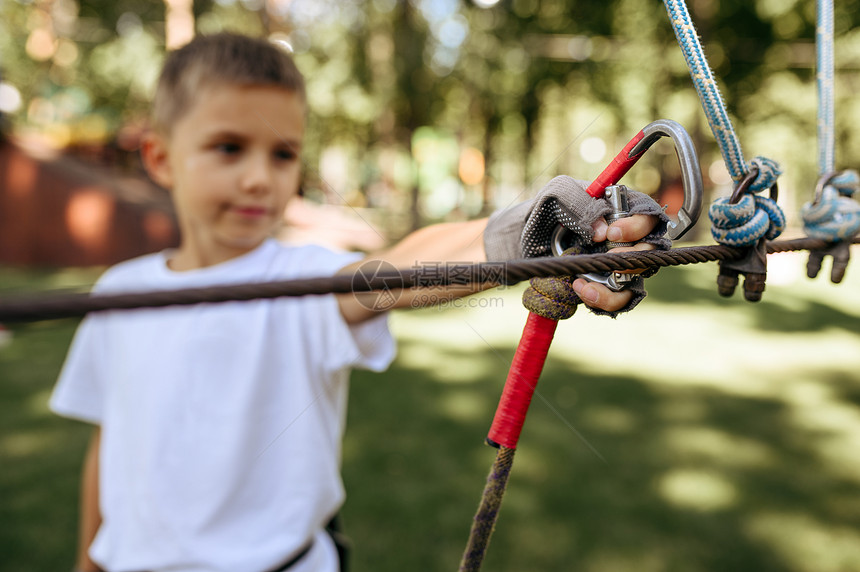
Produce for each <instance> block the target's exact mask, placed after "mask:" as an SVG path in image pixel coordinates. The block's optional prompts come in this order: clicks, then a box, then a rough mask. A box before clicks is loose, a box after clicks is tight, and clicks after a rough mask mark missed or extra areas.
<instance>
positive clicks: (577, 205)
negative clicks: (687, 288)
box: [484, 176, 672, 315]
mask: <svg viewBox="0 0 860 572" xmlns="http://www.w3.org/2000/svg"><path fill="white" fill-rule="evenodd" d="M587 187H588V183H587V182H586V181H578V180H576V179H572V178H570V177H565V176H561V177H556V178H554V179H553V180H552V181H550V182H549V183H548V184H547V185H546V186H545V187H544V188H543V189H542V190H541V191H540V192H539V193H538V195H537V196H536V197H535V198H534V199H531V200H530V201H526V202H524V203H520V204H518V205H514V206H513V207H511V208H509V209H506V210H504V211H499V212H496V213H494V214H493V215H492V216H491V217H490V219H489V221H488V223H487V228H486V229H485V231H484V246H485V250H486V253H487V260H489V261H491V262H492V261H505V260H513V259H517V258H533V257H541V256H550V255H551V254H552V244H551V243H552V235H553V232H554V231H555V229H556V227H558V225H562V226H564V227H565V228H567V229H568V230H570V231H571V232H570V233H569V238H571V239H572V242H573V246H576V248H577V250H578V251H580V252H584V253H591V252H604V251H605V250H606V249H605V246H604V245H603V244H602V243H603V242H605V241H606V240H607V239H609V240H613V241H616V242H638V241H643V242H640V243H639V244H636V245H634V246H632V247H622V248H623V249H625V250H649V249H652V248H658V249H662V250H665V249H668V248H669V247H670V246H671V244H672V243H671V241H670V240H669V239H667V238H665V237H664V235H665V232H666V226H667V223H668V222H669V217H667V216H666V215H665V213H663V209H662V208H660V206H659V205H658V204H657V203H656V202H655V201H654V200H653V199H651V198H650V197H649V196H648V195H645V194H643V193H639V192H636V191H629V192H628V199H629V204H630V213H631V215H632V216H630V217H628V218H623V219H620V220H618V221H616V222H615V223H613V224H612V225H611V226H609V225H607V223H606V221H605V219H604V218H603V217H604V216H605V215H607V214H609V213H610V212H612V207H611V206H610V205H609V203H608V202H607V201H606V200H604V199H595V198H593V197H591V196H590V195H589V194H588V193H586V192H585V189H586V188H587ZM622 248H619V250H621V249H622ZM574 291H575V292H576V293H577V295H580V297H581V298H582V299H583V301H584V302H585V303H586V304H587V305H589V306H590V307H591V308H592V310H593V311H594V312H595V313H598V314H610V315H614V314H615V313H617V312H619V311H629V310H631V309H632V308H633V307H634V306H636V304H638V303H639V301H641V300H642V299H643V298H644V297H645V290H644V287H643V286H642V279H641V278H638V279H637V280H635V281H634V282H633V285H632V287H631V288H630V289H628V290H627V291H622V292H612V291H610V290H609V289H608V288H606V287H605V286H603V285H601V284H594V283H590V282H588V281H586V280H582V279H578V280H576V281H575V284H574Z"/></svg>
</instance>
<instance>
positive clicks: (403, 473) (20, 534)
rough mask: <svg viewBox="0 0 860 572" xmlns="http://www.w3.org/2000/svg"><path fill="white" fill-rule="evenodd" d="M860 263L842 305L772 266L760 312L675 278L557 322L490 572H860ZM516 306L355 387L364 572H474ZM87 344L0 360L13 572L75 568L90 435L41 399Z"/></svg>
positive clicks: (7, 534)
mask: <svg viewBox="0 0 860 572" xmlns="http://www.w3.org/2000/svg"><path fill="white" fill-rule="evenodd" d="M854 256H855V261H854V262H853V263H852V266H850V267H849V272H848V276H847V278H846V280H845V282H844V283H843V284H841V285H839V286H836V285H833V284H830V283H829V281H828V280H827V279H826V277H823V276H822V277H819V278H818V279H816V280H809V279H807V278H805V277H804V276H803V275H802V273H803V265H804V263H805V256H804V255H803V254H798V255H796V254H780V255H776V256H772V257H771V258H770V261H771V262H770V270H771V274H770V277H769V282H768V289H767V292H766V293H765V297H764V300H763V301H762V302H761V303H758V304H750V303H747V302H744V301H743V300H742V297H741V295H740V293H737V294H736V295H735V297H734V298H731V299H722V298H719V297H718V296H717V294H716V292H715V288H714V286H713V282H714V278H715V275H716V265H715V264H705V265H697V266H695V267H687V268H670V269H664V270H661V272H660V273H659V274H658V275H657V276H656V277H654V278H652V279H650V280H649V292H650V297H649V298H648V299H647V300H646V301H645V302H644V303H643V305H642V306H641V307H640V308H638V309H637V310H636V311H635V312H634V313H632V314H630V315H628V316H623V317H621V318H619V319H618V320H615V321H613V320H610V319H606V318H596V317H594V316H591V315H589V314H587V313H586V312H585V311H580V313H578V314H577V315H576V316H574V317H573V318H571V319H570V320H568V321H566V322H564V323H562V324H561V325H560V326H559V329H558V332H557V334H556V339H555V341H554V343H553V347H552V350H551V352H550V356H549V360H548V363H547V368H546V370H545V372H544V376H543V377H542V379H541V382H540V385H539V387H538V392H539V396H538V397H537V398H536V399H535V401H534V403H533V405H532V410H531V412H530V415H529V418H528V419H527V421H526V426H525V430H524V432H523V436H522V439H521V441H520V446H519V449H518V452H517V455H516V458H515V462H514V468H513V473H512V476H511V481H510V486H509V489H508V493H507V496H506V497H505V501H504V504H503V506H502V510H501V513H500V518H499V523H498V528H497V531H496V534H495V536H494V538H493V540H492V542H491V544H490V549H489V554H488V557H487V560H486V563H485V570H488V571H493V570H495V571H503V570H504V571H535V572H538V571H550V570H552V571H555V570H578V571H579V570H581V571H600V572H612V571H631V570H635V571H636V572H647V571H651V570H654V571H658V570H659V571H662V570H678V571H700V570H701V571H723V570H733V571H735V570H749V571H789V572H792V571H798V572H799V571H804V572H806V571H808V572H830V571H833V572H836V571H850V570H860V373H858V372H860V266H858V261H857V260H858V259H860V252H858V251H857V250H856V249H855V252H854ZM2 276H3V275H2V274H0V282H2V280H3V279H2ZM58 285H65V284H63V283H61V284H58ZM521 290H522V289H521V287H518V288H513V289H509V290H507V291H502V292H500V291H493V292H489V293H486V294H485V295H483V296H482V297H481V298H476V299H474V301H473V302H472V305H473V306H476V307H472V308H445V309H428V310H421V311H416V312H402V313H397V314H395V315H394V316H393V317H392V326H393V328H394V330H395V332H396V334H397V337H398V339H399V343H400V353H399V357H398V359H397V361H396V362H395V364H394V365H393V366H392V367H391V368H390V369H389V371H388V372H386V373H385V374H370V373H365V372H357V373H356V374H355V375H354V376H353V385H352V400H351V404H350V416H349V427H348V429H347V437H346V442H345V451H344V477H345V480H346V486H347V490H348V495H349V499H348V501H347V504H346V507H345V509H344V519H345V523H346V526H347V529H348V532H349V534H350V535H351V536H352V538H353V540H354V541H355V545H356V547H355V550H354V553H353V563H354V570H356V571H357V572H362V571H385V570H392V571H394V570H397V571H402V570H421V571H425V570H426V571H435V570H439V571H452V570H455V569H456V568H457V564H458V562H459V558H460V554H461V552H462V549H463V546H464V545H465V542H466V538H467V535H468V531H469V525H470V521H471V518H472V516H473V514H474V511H475V508H476V506H477V503H478V500H479V497H480V493H481V490H482V488H483V484H484V480H485V477H486V474H487V471H488V469H489V466H490V464H491V462H492V460H493V457H494V450H493V449H490V448H489V447H487V446H485V445H483V439H484V437H485V436H486V432H487V429H488V427H489V423H490V420H491V418H492V414H493V410H494V408H495V404H496V402H497V400H498V396H499V394H500V392H501V387H502V383H503V381H504V377H505V373H506V371H507V366H508V364H509V362H510V359H511V357H512V356H513V351H514V347H515V345H516V341H517V339H518V337H519V333H520V331H521V329H522V325H523V323H524V320H525V310H524V309H523V308H522V306H521V305H520V303H519V294H520V293H521ZM73 328H74V323H73V322H71V321H63V322H52V323H44V324H33V325H27V326H18V327H16V336H15V340H14V342H13V344H12V345H11V346H9V347H8V348H6V349H5V350H0V427H2V429H0V430H2V434H0V467H2V468H0V499H2V500H0V523H2V524H0V554H2V557H0V562H2V564H0V569H3V570H6V569H8V570H57V569H61V570H62V569H67V568H68V567H69V566H70V565H71V562H72V560H71V559H72V554H73V547H74V535H75V518H76V516H75V510H76V509H75V503H76V497H77V475H78V469H79V465H80V458H81V455H82V452H83V447H84V443H85V439H86V435H87V428H86V427H85V426H83V425H81V424H78V423H74V422H70V421H65V420H62V419H58V418H55V417H52V416H51V415H50V413H48V411H47V408H46V401H47V397H48V395H49V391H50V388H51V386H52V384H53V381H54V379H55V377H56V374H57V371H58V369H59V367H60V364H61V362H62V358H63V355H64V352H65V350H66V346H67V343H68V340H69V337H70V335H71V333H72V331H73Z"/></svg>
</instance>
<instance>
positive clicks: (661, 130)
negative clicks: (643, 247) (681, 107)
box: [552, 119, 704, 291]
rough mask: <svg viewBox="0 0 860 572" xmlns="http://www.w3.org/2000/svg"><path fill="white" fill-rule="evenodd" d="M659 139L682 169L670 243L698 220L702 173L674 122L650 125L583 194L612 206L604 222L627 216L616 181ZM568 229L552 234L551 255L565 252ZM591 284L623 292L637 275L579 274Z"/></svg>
mask: <svg viewBox="0 0 860 572" xmlns="http://www.w3.org/2000/svg"><path fill="white" fill-rule="evenodd" d="M661 137H669V138H670V139H671V140H672V143H673V144H674V146H675V153H676V155H677V157H678V162H679V163H680V166H681V182H682V184H683V187H684V204H683V205H682V206H681V208H680V209H679V211H678V217H677V220H673V221H671V222H669V224H668V228H667V231H666V235H667V236H668V237H669V238H670V239H672V240H678V239H679V238H681V237H682V236H683V235H684V234H685V233H686V232H687V231H688V230H690V228H692V227H693V225H694V224H696V221H697V220H698V219H699V213H700V212H701V210H702V201H703V197H704V185H703V184H702V172H701V169H700V167H699V158H698V155H697V154H696V148H695V146H694V145H693V140H692V138H691V137H690V135H689V133H687V131H686V130H685V129H684V128H683V127H681V125H680V124H679V123H677V122H675V121H671V120H668V119H660V120H657V121H654V122H652V123H649V124H648V125H646V126H645V128H644V129H643V130H642V131H640V132H639V133H638V134H636V136H635V137H633V139H631V140H630V141H629V142H628V143H627V145H625V146H624V148H623V149H622V150H621V152H620V153H618V155H616V156H615V158H614V159H613V160H612V162H611V163H610V164H609V165H608V166H607V167H606V168H605V169H604V170H603V172H602V173H600V175H598V176H597V178H596V179H594V181H593V182H592V183H591V184H590V185H589V186H588V188H587V189H586V192H587V193H588V194H589V195H591V196H592V197H594V198H605V199H606V200H607V201H609V203H610V205H612V209H613V212H612V213H610V214H609V215H607V217H606V218H607V222H609V223H610V224H612V223H613V222H615V221H616V220H618V219H620V218H624V217H627V216H630V213H629V208H628V206H627V191H628V189H627V187H625V186H624V185H616V183H617V182H618V180H619V179H621V177H623V176H624V175H625V174H626V173H627V171H629V170H630V168H631V167H632V166H633V165H634V164H635V163H636V162H637V161H638V160H639V159H640V158H641V157H642V155H644V154H645V151H647V150H648V149H650V148H651V146H652V145H653V144H654V143H655V142H656V141H657V140H659V139H660V138H661ZM570 232H571V231H569V230H568V229H567V228H565V227H563V226H561V225H559V226H557V227H556V229H555V231H554V232H553V234H552V253H553V255H555V256H560V255H561V253H562V252H564V250H565V248H566V246H565V244H566V242H567V241H566V240H565V239H568V240H569V236H568V234H569V233H570ZM633 244H634V243H614V242H607V243H606V245H607V247H609V248H615V247H617V246H632V245H633ZM582 277H583V278H587V279H588V280H591V281H592V282H599V283H601V284H603V285H604V286H606V287H608V288H609V289H611V290H614V291H618V290H623V289H624V288H626V287H627V286H628V284H629V283H630V282H632V281H633V280H634V279H635V278H636V277H637V274H634V273H629V272H612V273H609V274H605V273H597V272H592V273H589V274H584V275H582Z"/></svg>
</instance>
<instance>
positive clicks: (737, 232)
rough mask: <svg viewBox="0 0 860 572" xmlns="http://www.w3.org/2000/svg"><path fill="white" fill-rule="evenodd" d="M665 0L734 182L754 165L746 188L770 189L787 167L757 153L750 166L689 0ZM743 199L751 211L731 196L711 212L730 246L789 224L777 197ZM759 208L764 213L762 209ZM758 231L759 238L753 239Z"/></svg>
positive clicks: (716, 230) (717, 232)
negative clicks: (752, 173) (740, 214)
mask: <svg viewBox="0 0 860 572" xmlns="http://www.w3.org/2000/svg"><path fill="white" fill-rule="evenodd" d="M663 4H664V5H665V6H666V11H667V12H668V13H669V20H670V21H671V23H672V29H673V30H674V32H675V37H676V38H677V39H678V44H679V45H680V47H681V51H682V52H683V54H684V59H685V60H686V62H687V67H688V68H689V69H690V76H691V77H692V78H693V85H694V86H695V88H696V92H697V93H698V94H699V100H700V101H701V102H702V108H703V109H704V111H705V116H706V117H707V119H708V125H710V127H711V132H712V133H713V134H714V138H715V139H716V141H717V144H718V145H719V148H720V153H721V154H722V156H723V161H724V162H725V164H726V168H727V169H728V171H729V175H731V177H732V180H734V181H735V184H739V183H740V181H741V180H742V179H743V178H744V177H745V176H746V175H747V174H748V173H749V172H750V171H751V170H753V169H755V170H756V171H757V175H756V176H755V178H754V179H753V180H752V182H751V183H750V185H749V187H748V188H747V189H746V191H745V192H747V193H750V194H751V193H758V192H761V191H764V190H767V189H770V188H771V187H773V186H774V185H775V184H776V179H777V177H779V175H780V174H782V171H781V169H780V168H779V165H778V164H777V163H776V161H773V160H772V159H768V158H766V157H756V158H754V159H753V160H752V161H750V164H749V165H748V164H747V163H746V161H745V160H744V155H743V151H742V150H741V145H740V142H739V141H738V137H737V134H736V133H735V129H734V127H733V126H732V122H731V120H730V119H729V114H728V112H727V111H726V106H725V102H724V101H723V97H722V95H721V94H720V89H719V87H718V86H717V82H716V80H715V79H714V75H713V73H712V72H711V68H710V66H709V65H708V60H707V58H706V57H705V52H704V50H703V49H702V44H701V42H700V41H699V35H698V34H697V33H696V28H695V26H694V25H693V21H692V19H691V18H690V12H689V10H688V9H687V5H686V3H685V2H684V0H663ZM741 202H742V203H744V204H745V205H748V207H749V209H751V212H749V213H748V215H744V216H739V215H737V214H736V213H735V212H734V211H735V210H737V211H738V212H741V211H743V210H744V209H743V208H740V207H739V208H737V209H735V207H736V206H737V205H728V200H725V201H723V202H719V201H718V203H719V204H714V205H712V206H711V209H710V212H709V213H708V214H709V216H710V217H711V221H712V228H711V234H712V235H713V236H714V239H715V240H717V242H719V243H721V244H727V245H730V246H752V245H753V244H755V243H756V241H757V240H758V239H759V238H761V237H762V236H769V237H773V238H775V237H776V236H779V234H780V233H781V232H782V229H783V228H785V215H783V213H782V210H781V209H780V208H779V206H777V204H776V202H775V201H773V200H771V199H766V198H762V197H755V200H753V199H750V200H749V201H743V200H742V201H741ZM728 207H731V208H728ZM759 209H761V210H762V211H763V212H761V213H757V212H756V211H757V210H759ZM729 213H731V214H729ZM728 221H733V222H732V223H731V224H732V226H721V225H724V224H727V223H728ZM753 236H756V238H752V237H753Z"/></svg>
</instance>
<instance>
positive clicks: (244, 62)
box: [150, 32, 305, 133]
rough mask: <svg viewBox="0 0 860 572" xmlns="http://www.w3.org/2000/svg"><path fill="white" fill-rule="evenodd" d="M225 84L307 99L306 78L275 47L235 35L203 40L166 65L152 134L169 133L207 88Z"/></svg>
mask: <svg viewBox="0 0 860 572" xmlns="http://www.w3.org/2000/svg"><path fill="white" fill-rule="evenodd" d="M219 83H226V84H231V85H270V86H277V87H283V88H284V89H287V90H289V91H292V92H294V93H297V94H298V95H300V96H301V97H302V99H305V80H304V77H302V74H301V72H300V71H299V70H298V68H297V67H296V64H295V63H294V62H293V59H292V58H291V57H290V56H289V55H288V54H287V53H286V52H285V51H283V50H282V49H280V48H278V47H276V46H275V45H274V44H272V43H271V42H269V41H267V40H265V39H261V38H252V37H249V36H243V35H240V34H235V33H229V32H222V33H218V34H212V35H208V36H197V37H196V38H194V39H193V40H192V41H191V42H190V43H188V44H186V45H185V46H183V47H181V48H179V49H178V50H176V51H174V52H171V53H170V54H168V56H167V59H166V60H165V62H164V67H163V68H162V70H161V76H160V77H159V79H158V87H156V90H155V97H154V98H153V101H152V111H151V114H150V119H151V122H152V125H151V126H152V128H153V129H155V130H157V131H161V132H163V133H168V132H169V131H170V126H171V125H173V124H174V123H175V122H176V121H177V120H178V119H179V118H180V117H181V116H182V114H183V113H185V112H186V111H188V109H189V107H190V106H191V102H192V101H193V98H194V96H195V94H196V93H197V92H198V91H199V90H200V89H201V88H203V87H207V86H210V85H217V84H219Z"/></svg>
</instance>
